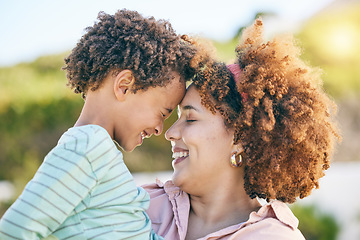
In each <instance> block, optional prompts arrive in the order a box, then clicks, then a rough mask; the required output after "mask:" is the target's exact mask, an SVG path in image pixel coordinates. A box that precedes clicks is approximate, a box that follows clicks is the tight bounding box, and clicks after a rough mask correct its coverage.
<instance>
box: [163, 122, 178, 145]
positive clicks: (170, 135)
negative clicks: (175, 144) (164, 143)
mask: <svg viewBox="0 0 360 240" xmlns="http://www.w3.org/2000/svg"><path fill="white" fill-rule="evenodd" d="M178 123H179V121H176V122H175V123H174V124H173V125H172V126H171V127H170V128H169V129H168V130H167V131H166V133H165V138H166V140H168V141H173V140H176V139H179V137H180V133H179V128H178Z"/></svg>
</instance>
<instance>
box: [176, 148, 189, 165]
mask: <svg viewBox="0 0 360 240" xmlns="http://www.w3.org/2000/svg"><path fill="white" fill-rule="evenodd" d="M188 156H189V151H184V150H175V151H174V153H173V155H172V157H173V158H174V160H173V166H174V165H175V164H178V163H180V162H182V161H184V160H185V159H186V158H187V157H188Z"/></svg>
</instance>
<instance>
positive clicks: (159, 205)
mask: <svg viewBox="0 0 360 240" xmlns="http://www.w3.org/2000/svg"><path fill="white" fill-rule="evenodd" d="M143 188H144V189H145V190H146V191H147V192H148V193H149V194H150V207H149V209H148V211H147V213H148V215H149V217H150V219H151V221H152V228H153V229H154V231H155V233H157V234H159V235H161V236H163V237H164V238H165V240H183V239H185V236H186V231H187V225H188V218H189V210H190V201H189V197H188V194H187V193H185V192H183V191H181V190H180V189H179V188H178V187H176V186H175V185H174V184H173V183H172V181H167V182H166V183H165V184H163V183H162V182H160V181H157V183H153V184H148V185H145V186H143ZM298 224H299V221H298V219H297V218H296V217H295V216H294V214H293V213H292V212H291V210H290V209H289V208H288V206H287V205H286V204H285V203H283V202H280V201H272V202H271V203H268V204H266V205H264V206H262V207H261V208H260V209H259V211H257V212H252V213H251V214H250V216H249V219H248V220H247V221H246V222H244V223H240V224H237V225H233V226H230V227H227V228H224V229H222V230H219V231H217V232H214V233H210V234H208V235H207V236H205V237H202V238H199V240H214V239H221V240H225V239H226V240H235V239H246V240H259V239H262V240H275V239H276V240H290V239H291V240H300V239H301V240H304V239H305V238H304V237H303V235H302V234H301V232H300V231H299V229H298V228H297V227H298Z"/></svg>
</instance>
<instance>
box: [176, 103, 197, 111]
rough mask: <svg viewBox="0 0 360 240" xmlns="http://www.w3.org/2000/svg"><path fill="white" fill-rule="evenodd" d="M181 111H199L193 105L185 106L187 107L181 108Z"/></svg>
mask: <svg viewBox="0 0 360 240" xmlns="http://www.w3.org/2000/svg"><path fill="white" fill-rule="evenodd" d="M180 108H181V110H182V111H185V110H195V111H197V112H198V111H199V110H198V109H197V108H196V107H194V106H192V105H185V106H180Z"/></svg>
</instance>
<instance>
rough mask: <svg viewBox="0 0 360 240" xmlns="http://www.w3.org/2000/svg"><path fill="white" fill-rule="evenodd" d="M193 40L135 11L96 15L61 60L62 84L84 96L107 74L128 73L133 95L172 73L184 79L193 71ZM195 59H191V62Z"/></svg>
mask: <svg viewBox="0 0 360 240" xmlns="http://www.w3.org/2000/svg"><path fill="white" fill-rule="evenodd" d="M195 45H196V43H195V41H193V40H191V39H190V38H189V37H188V36H179V35H177V34H175V32H174V30H173V29H172V27H171V25H170V23H169V22H167V21H164V20H159V21H158V20H155V19H154V18H153V17H149V18H145V17H143V16H141V15H140V14H139V13H138V12H136V11H130V10H126V9H123V10H119V11H117V12H116V13H115V14H114V15H110V14H106V13H104V12H100V13H99V15H98V21H97V22H96V23H95V24H94V26H92V27H88V28H86V33H85V34H84V35H83V36H82V38H81V39H80V41H79V42H78V44H77V45H76V47H75V48H74V49H73V50H72V52H71V53H70V55H69V56H68V57H67V58H66V59H65V66H64V68H63V69H64V70H66V71H67V78H68V81H69V82H68V85H69V86H70V87H71V88H72V89H74V91H75V92H76V93H81V94H82V96H83V97H85V95H86V92H87V91H88V90H96V89H97V88H98V87H99V86H100V85H101V83H102V81H103V79H104V78H105V77H106V76H107V75H108V74H109V73H110V72H114V73H115V74H116V73H118V72H119V71H121V70H124V69H129V70H131V71H132V72H133V75H134V77H135V87H134V89H133V90H134V92H136V91H137V90H147V88H149V87H150V86H151V87H157V86H165V85H167V84H168V83H169V80H171V78H172V75H171V72H173V71H176V72H178V73H179V74H180V75H181V76H182V80H184V79H185V80H187V79H189V78H191V77H192V76H193V74H194V73H195V68H196V67H197V64H198V63H199V62H198V63H196V61H201V60H202V59H201V58H199V56H197V48H196V46H195ZM195 58H197V59H195Z"/></svg>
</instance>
